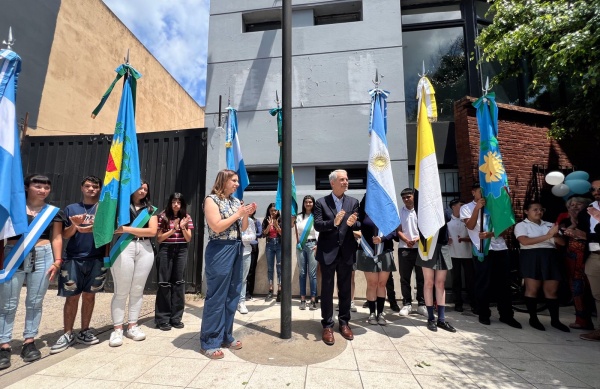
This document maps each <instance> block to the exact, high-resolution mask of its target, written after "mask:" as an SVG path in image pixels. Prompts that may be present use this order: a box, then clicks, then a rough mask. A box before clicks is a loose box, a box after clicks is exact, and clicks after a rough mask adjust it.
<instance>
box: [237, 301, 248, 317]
mask: <svg viewBox="0 0 600 389" xmlns="http://www.w3.org/2000/svg"><path fill="white" fill-rule="evenodd" d="M238 312H239V313H241V314H242V315H245V314H247V313H248V308H246V303H239V304H238Z"/></svg>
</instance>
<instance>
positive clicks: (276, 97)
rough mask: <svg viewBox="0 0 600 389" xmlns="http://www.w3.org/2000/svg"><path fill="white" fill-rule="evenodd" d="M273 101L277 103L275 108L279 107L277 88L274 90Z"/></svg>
mask: <svg viewBox="0 0 600 389" xmlns="http://www.w3.org/2000/svg"><path fill="white" fill-rule="evenodd" d="M275 102H276V103H277V108H279V94H278V93H277V90H275Z"/></svg>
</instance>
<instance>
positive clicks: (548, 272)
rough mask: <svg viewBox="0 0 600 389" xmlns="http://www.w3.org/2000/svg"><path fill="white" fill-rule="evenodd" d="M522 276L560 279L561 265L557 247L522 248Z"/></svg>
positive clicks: (539, 278)
mask: <svg viewBox="0 0 600 389" xmlns="http://www.w3.org/2000/svg"><path fill="white" fill-rule="evenodd" d="M519 259H520V260H519V262H520V267H521V276H522V277H523V278H531V279H534V280H541V281H546V280H555V281H560V280H561V276H560V266H559V263H558V252H557V251H556V249H551V248H539V249H525V250H523V249H521V250H520V253H519Z"/></svg>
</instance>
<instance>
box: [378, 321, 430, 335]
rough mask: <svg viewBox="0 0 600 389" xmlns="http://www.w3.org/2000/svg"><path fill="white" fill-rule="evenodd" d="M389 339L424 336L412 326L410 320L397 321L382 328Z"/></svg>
mask: <svg viewBox="0 0 600 389" xmlns="http://www.w3.org/2000/svg"><path fill="white" fill-rule="evenodd" d="M383 330H384V332H385V333H386V334H387V336H389V337H390V338H402V337H404V336H425V334H424V333H423V332H422V331H421V330H420V329H419V327H417V326H415V325H413V324H412V323H411V322H410V320H403V319H400V320H397V321H395V322H394V323H393V324H388V325H387V326H385V327H384V328H383Z"/></svg>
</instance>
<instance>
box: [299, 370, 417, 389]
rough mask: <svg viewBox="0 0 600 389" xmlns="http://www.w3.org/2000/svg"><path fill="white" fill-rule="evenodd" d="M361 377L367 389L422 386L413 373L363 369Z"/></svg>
mask: <svg viewBox="0 0 600 389" xmlns="http://www.w3.org/2000/svg"><path fill="white" fill-rule="evenodd" d="M360 378H361V380H362V385H363V386H362V387H363V388H365V389H382V388H420V386H419V384H418V383H417V380H416V379H415V377H414V376H413V375H412V374H406V373H383V372H374V371H361V372H360ZM307 388H308V386H307Z"/></svg>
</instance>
